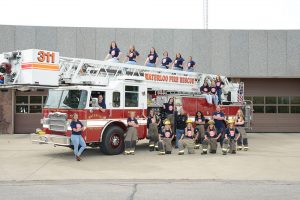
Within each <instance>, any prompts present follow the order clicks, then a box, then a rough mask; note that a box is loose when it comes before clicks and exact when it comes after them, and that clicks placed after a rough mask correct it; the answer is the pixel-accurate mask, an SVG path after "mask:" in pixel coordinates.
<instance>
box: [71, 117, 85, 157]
mask: <svg viewBox="0 0 300 200" xmlns="http://www.w3.org/2000/svg"><path fill="white" fill-rule="evenodd" d="M70 126H71V129H72V135H71V142H72V144H73V146H74V154H75V159H76V160H77V161H81V158H80V155H81V154H82V152H83V151H84V149H85V147H86V144H85V141H84V139H83V137H82V131H84V130H85V129H86V127H84V126H83V124H82V123H81V122H80V121H79V120H78V114H77V113H74V114H73V118H72V122H71V124H70ZM79 146H80V149H79V150H78V147H79Z"/></svg>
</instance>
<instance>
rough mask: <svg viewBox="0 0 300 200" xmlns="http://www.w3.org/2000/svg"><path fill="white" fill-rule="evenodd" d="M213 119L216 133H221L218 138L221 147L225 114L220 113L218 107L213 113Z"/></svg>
mask: <svg viewBox="0 0 300 200" xmlns="http://www.w3.org/2000/svg"><path fill="white" fill-rule="evenodd" d="M213 119H214V121H215V126H216V129H217V131H218V134H219V133H221V138H220V140H219V141H220V145H221V147H222V146H223V140H224V130H225V124H224V120H225V114H224V113H223V112H222V111H221V107H220V106H216V111H215V112H214V113H213Z"/></svg>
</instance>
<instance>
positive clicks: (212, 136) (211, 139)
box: [201, 120, 221, 155]
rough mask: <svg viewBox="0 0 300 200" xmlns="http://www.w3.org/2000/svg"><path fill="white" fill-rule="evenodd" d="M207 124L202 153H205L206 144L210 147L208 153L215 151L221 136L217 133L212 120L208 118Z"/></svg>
mask: <svg viewBox="0 0 300 200" xmlns="http://www.w3.org/2000/svg"><path fill="white" fill-rule="evenodd" d="M208 124H209V125H208V127H207V130H206V132H205V138H204V140H203V144H202V153H201V154H202V155H205V154H207V150H208V146H209V147H210V150H209V153H212V154H215V153H217V147H218V139H219V138H220V137H221V133H218V131H217V129H216V127H215V122H214V120H209V121H208Z"/></svg>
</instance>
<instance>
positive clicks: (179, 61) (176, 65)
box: [173, 53, 184, 71]
mask: <svg viewBox="0 0 300 200" xmlns="http://www.w3.org/2000/svg"><path fill="white" fill-rule="evenodd" d="M183 63H184V59H183V58H182V56H181V54H180V53H177V54H176V57H175V60H174V62H173V69H174V70H180V71H182V70H183Z"/></svg>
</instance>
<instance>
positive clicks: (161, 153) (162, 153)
mask: <svg viewBox="0 0 300 200" xmlns="http://www.w3.org/2000/svg"><path fill="white" fill-rule="evenodd" d="M165 154H166V153H165V152H164V151H160V152H159V153H158V155H165Z"/></svg>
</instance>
